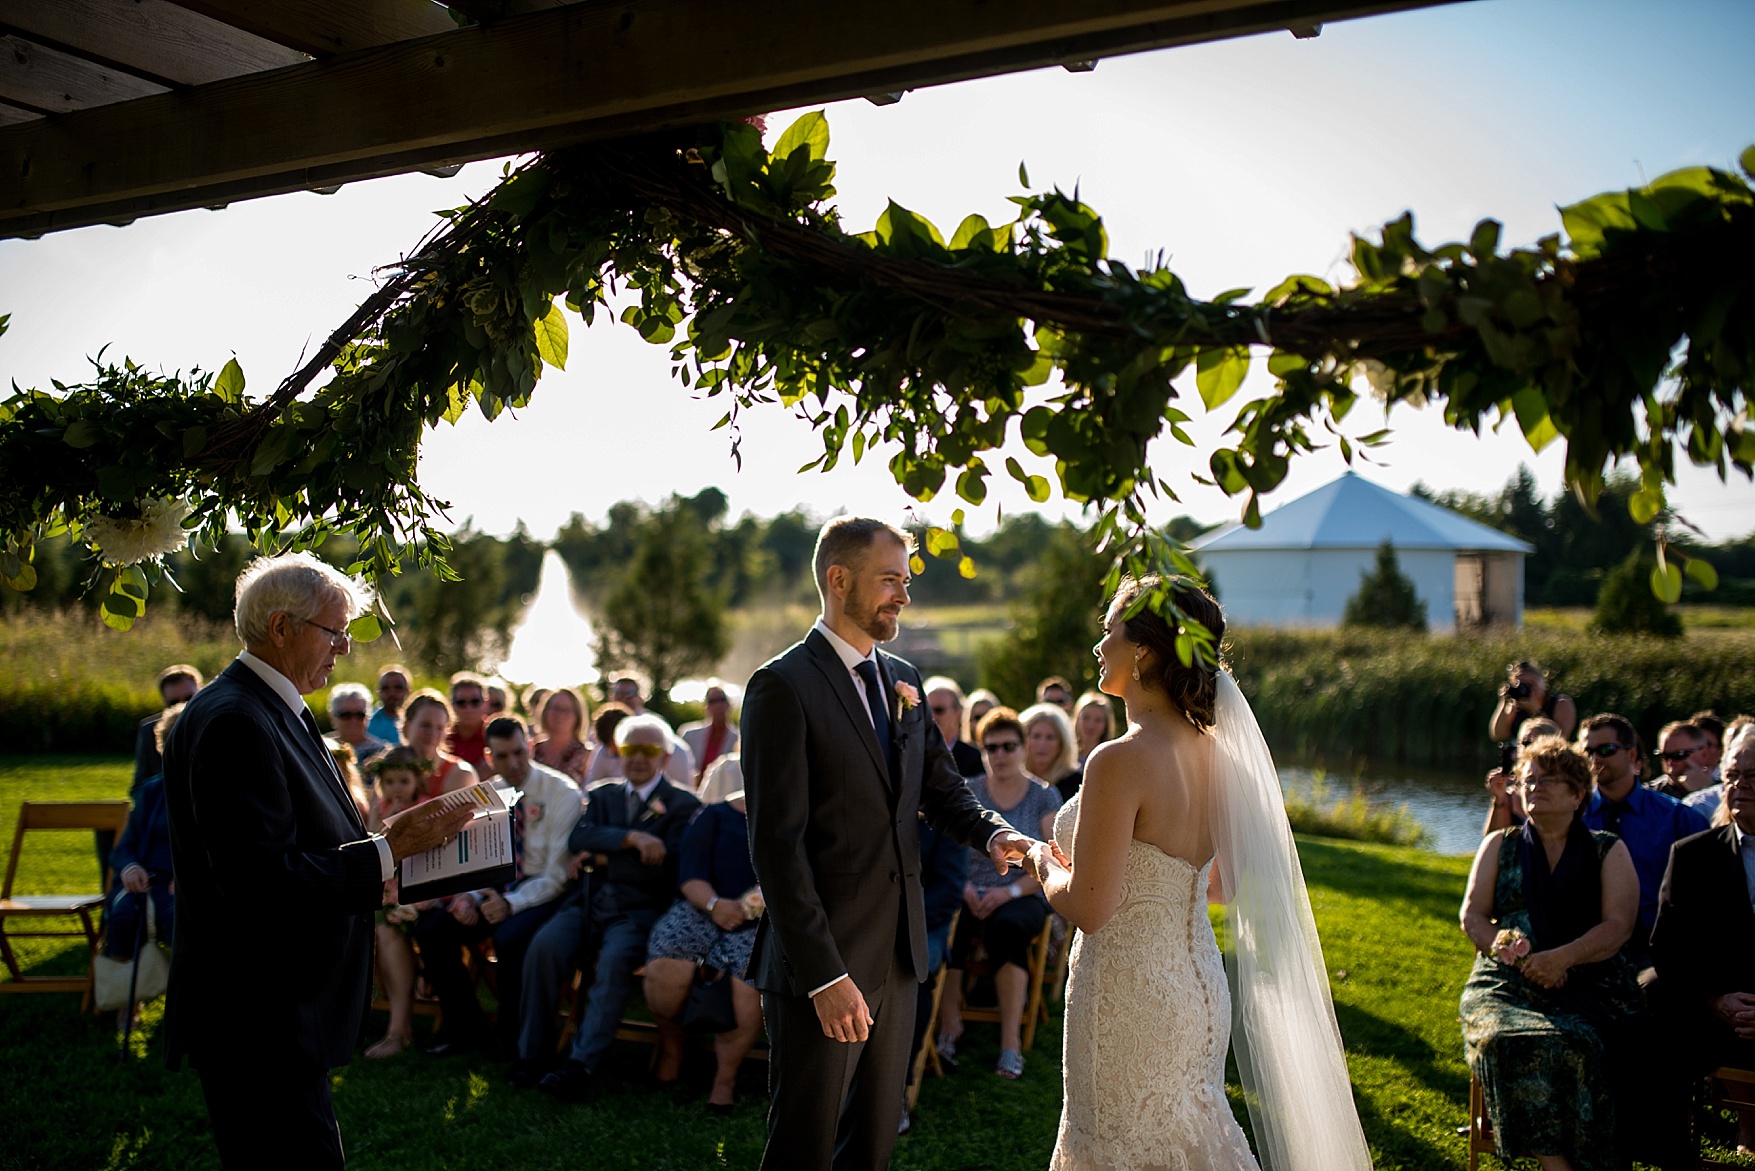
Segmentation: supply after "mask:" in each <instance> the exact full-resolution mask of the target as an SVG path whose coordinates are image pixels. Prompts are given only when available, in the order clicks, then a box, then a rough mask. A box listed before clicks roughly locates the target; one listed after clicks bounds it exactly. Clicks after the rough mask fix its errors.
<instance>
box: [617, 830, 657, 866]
mask: <svg viewBox="0 0 1755 1171" xmlns="http://www.w3.org/2000/svg"><path fill="white" fill-rule="evenodd" d="M622 849H624V850H633V851H635V852H637V853H638V854H639V855H640V863H641V865H643V866H657V865H659V864H660V863H662V862H663V861H664V840H663V839H662V838H655V837H653V836H652V835H651V834H648V833H641V832H640V831H639V830H637V829H631V830H629V831H628V836H627V837H625V838H623V839H622Z"/></svg>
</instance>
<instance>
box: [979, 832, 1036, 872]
mask: <svg viewBox="0 0 1755 1171" xmlns="http://www.w3.org/2000/svg"><path fill="white" fill-rule="evenodd" d="M1033 844H1035V839H1034V838H1027V837H1025V836H1024V835H1023V834H1021V833H1016V832H1014V831H1012V830H1009V829H1008V830H1002V831H1001V832H999V833H997V834H995V835H994V836H993V840H992V841H991V842H989V843H988V846H987V856H988V857H989V858H992V859H993V868H994V869H995V870H997V871H999V873H1001V874H1004V873H1005V872H1006V871H1007V870H1009V869H1011V865H1012V863H1013V862H1022V861H1023V860H1024V859H1025V857H1027V856H1028V855H1029V853H1030V847H1031V846H1032V845H1033Z"/></svg>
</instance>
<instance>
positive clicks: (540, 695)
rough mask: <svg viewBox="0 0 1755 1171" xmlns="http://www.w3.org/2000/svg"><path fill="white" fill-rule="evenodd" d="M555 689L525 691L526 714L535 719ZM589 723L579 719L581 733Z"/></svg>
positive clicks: (538, 688) (543, 688) (540, 688)
mask: <svg viewBox="0 0 1755 1171" xmlns="http://www.w3.org/2000/svg"><path fill="white" fill-rule="evenodd" d="M553 690H554V688H552V687H532V688H530V690H528V691H526V692H525V693H524V711H525V714H527V715H528V716H530V717H531V718H532V719H535V718H536V716H537V714H538V713H539V712H541V711H542V705H543V704H544V703H546V702H548V696H549V693H550V692H551V691H553ZM588 723H589V721H587V720H580V721H579V732H580V735H583V734H584V732H585V727H586V725H587V724H588ZM550 767H553V766H550Z"/></svg>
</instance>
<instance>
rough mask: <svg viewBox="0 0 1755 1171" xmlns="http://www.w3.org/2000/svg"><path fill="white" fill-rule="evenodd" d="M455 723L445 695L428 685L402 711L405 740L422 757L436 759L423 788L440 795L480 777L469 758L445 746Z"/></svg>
mask: <svg viewBox="0 0 1755 1171" xmlns="http://www.w3.org/2000/svg"><path fill="white" fill-rule="evenodd" d="M450 726H451V708H450V707H449V706H448V705H447V704H446V703H445V697H444V696H442V695H440V694H439V693H438V692H436V691H429V690H427V689H425V688H422V689H421V690H419V691H417V692H415V693H414V696H413V698H411V699H410V700H409V701H408V707H407V708H405V709H404V710H403V715H402V742H403V743H404V744H406V745H408V746H409V747H410V748H412V749H414V754H415V755H416V756H418V757H420V758H421V759H422V760H428V761H431V762H432V766H433V771H432V772H430V773H428V774H427V779H426V781H425V783H424V785H423V786H422V792H423V793H424V794H425V795H426V796H428V797H437V796H439V795H441V794H443V793H450V792H453V791H455V790H457V789H467V788H469V786H471V785H473V784H475V782H476V781H478V780H480V779H481V778H479V777H478V776H476V774H475V768H474V767H473V766H472V765H470V764H469V763H468V762H467V761H462V760H459V759H457V758H456V757H455V756H452V755H451V754H450V753H449V752H447V751H446V750H445V747H444V745H445V729H447V728H449V727H450Z"/></svg>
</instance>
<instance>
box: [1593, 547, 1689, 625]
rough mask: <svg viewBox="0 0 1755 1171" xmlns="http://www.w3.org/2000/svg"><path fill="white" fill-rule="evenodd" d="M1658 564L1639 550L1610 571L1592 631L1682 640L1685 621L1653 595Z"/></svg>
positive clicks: (1604, 583) (1598, 598) (1599, 599)
mask: <svg viewBox="0 0 1755 1171" xmlns="http://www.w3.org/2000/svg"><path fill="white" fill-rule="evenodd" d="M1656 564H1657V563H1656V562H1655V561H1653V560H1652V559H1651V558H1650V557H1647V556H1645V553H1644V550H1642V549H1636V550H1634V551H1633V553H1632V554H1630V555H1629V556H1628V558H1627V560H1625V561H1623V562H1622V563H1621V564H1620V565H1618V566H1616V567H1615V568H1614V569H1613V570H1612V571H1610V573H1609V576H1608V577H1607V578H1605V579H1604V581H1603V589H1602V592H1601V593H1599V594H1598V595H1597V611H1596V615H1595V616H1594V617H1593V618H1592V619H1591V629H1592V630H1594V631H1596V632H1597V633H1598V634H1608V635H1616V634H1652V635H1656V636H1657V637H1659V638H1681V637H1682V619H1681V618H1680V617H1679V616H1678V615H1677V614H1676V612H1675V611H1674V610H1672V609H1670V608H1669V607H1668V606H1666V605H1664V604H1663V603H1662V602H1660V601H1659V600H1658V599H1657V597H1656V596H1655V595H1654V594H1653V593H1652V592H1651V571H1652V570H1653V569H1654V568H1656Z"/></svg>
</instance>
